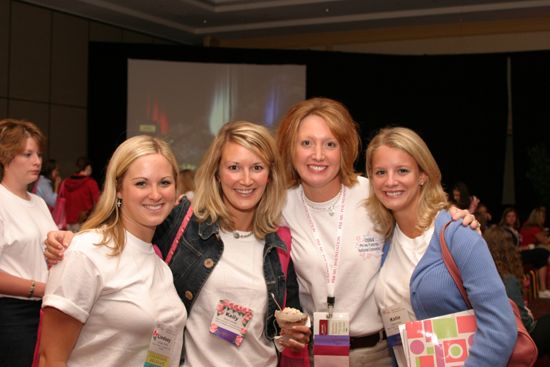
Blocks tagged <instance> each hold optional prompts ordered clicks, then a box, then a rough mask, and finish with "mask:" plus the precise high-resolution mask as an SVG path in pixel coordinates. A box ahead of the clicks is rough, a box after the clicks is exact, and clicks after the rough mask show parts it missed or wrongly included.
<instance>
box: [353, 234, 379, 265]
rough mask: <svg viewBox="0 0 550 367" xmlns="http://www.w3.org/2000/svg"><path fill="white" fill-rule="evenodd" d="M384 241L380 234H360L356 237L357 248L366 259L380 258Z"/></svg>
mask: <svg viewBox="0 0 550 367" xmlns="http://www.w3.org/2000/svg"><path fill="white" fill-rule="evenodd" d="M383 244H384V242H383V241H382V238H380V237H379V236H376V237H375V236H371V235H360V236H357V237H355V248H356V249H357V251H358V252H359V256H361V257H362V258H363V259H364V260H368V259H380V258H381V257H382V246H383Z"/></svg>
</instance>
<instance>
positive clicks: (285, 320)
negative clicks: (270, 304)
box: [275, 307, 307, 328]
mask: <svg viewBox="0 0 550 367" xmlns="http://www.w3.org/2000/svg"><path fill="white" fill-rule="evenodd" d="M275 319H276V320H277V323H278V324H279V326H280V327H281V328H288V327H291V326H294V325H305V323H306V322H307V315H306V314H305V313H303V312H301V311H300V310H297V309H295V308H292V307H285V308H284V309H283V310H282V311H280V310H276V311H275Z"/></svg>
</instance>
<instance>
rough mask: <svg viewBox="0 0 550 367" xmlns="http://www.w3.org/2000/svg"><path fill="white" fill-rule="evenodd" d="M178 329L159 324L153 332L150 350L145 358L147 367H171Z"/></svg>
mask: <svg viewBox="0 0 550 367" xmlns="http://www.w3.org/2000/svg"><path fill="white" fill-rule="evenodd" d="M176 337H177V329H176V328H175V327H172V326H169V325H162V324H159V325H157V326H156V327H155V329H154V330H153V335H152V336H151V342H150V343H149V350H148V351H147V357H146V358H145V363H144V366H145V367H169V366H170V356H171V355H172V349H174V345H175V344H176Z"/></svg>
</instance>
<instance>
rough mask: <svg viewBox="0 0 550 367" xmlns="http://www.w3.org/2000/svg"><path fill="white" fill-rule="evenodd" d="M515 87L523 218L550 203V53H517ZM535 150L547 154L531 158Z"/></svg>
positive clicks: (518, 193) (516, 148)
mask: <svg viewBox="0 0 550 367" xmlns="http://www.w3.org/2000/svg"><path fill="white" fill-rule="evenodd" d="M512 90H513V96H512V106H513V107H512V108H513V116H514V121H513V124H514V125H513V126H514V153H515V154H514V162H515V176H516V201H517V203H518V208H519V209H520V215H521V219H522V221H523V220H525V219H527V216H528V214H529V212H530V211H531V210H532V209H533V207H535V206H536V205H546V206H548V205H550V158H549V155H550V150H549V142H550V53H549V52H540V53H525V54H517V55H514V56H513V58H512ZM533 149H536V151H537V152H540V153H545V154H536V155H534V156H531V157H530V155H529V151H530V150H533ZM529 176H530V177H529ZM548 209H550V207H548ZM548 217H550V213H549V214H548V215H547V218H548Z"/></svg>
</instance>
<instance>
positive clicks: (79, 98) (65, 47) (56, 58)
mask: <svg viewBox="0 0 550 367" xmlns="http://www.w3.org/2000/svg"><path fill="white" fill-rule="evenodd" d="M52 20H53V31H52V81H51V83H52V91H51V102H52V103H58V104H67V105H72V106H78V107H85V106H86V95H87V93H86V89H87V79H88V22H87V21H86V20H83V19H82V18H77V17H73V16H70V15H65V14H62V13H53V18H52Z"/></svg>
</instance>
